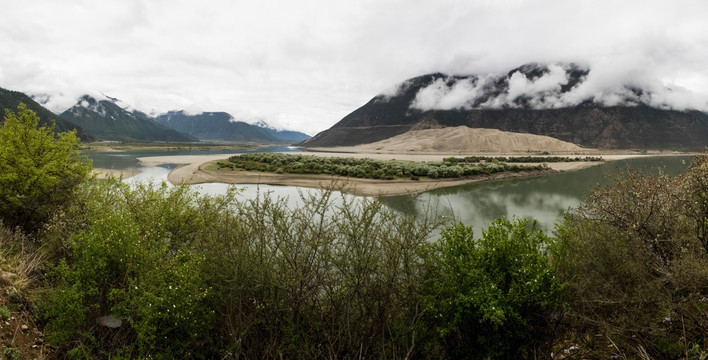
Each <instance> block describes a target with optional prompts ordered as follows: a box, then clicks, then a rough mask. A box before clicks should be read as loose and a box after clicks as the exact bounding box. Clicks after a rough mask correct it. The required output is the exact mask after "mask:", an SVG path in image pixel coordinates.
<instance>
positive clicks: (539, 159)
mask: <svg viewBox="0 0 708 360" xmlns="http://www.w3.org/2000/svg"><path fill="white" fill-rule="evenodd" d="M443 161H445V162H450V163H453V164H458V163H463V164H464V163H478V162H481V161H485V162H493V161H497V162H511V163H552V162H578V161H593V162H595V161H604V160H603V159H602V158H601V157H597V156H582V157H581V156H576V157H574V158H572V157H568V156H510V157H507V156H466V157H464V158H456V157H449V158H445V159H443Z"/></svg>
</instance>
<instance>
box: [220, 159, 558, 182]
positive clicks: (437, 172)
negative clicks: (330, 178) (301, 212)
mask: <svg viewBox="0 0 708 360" xmlns="http://www.w3.org/2000/svg"><path fill="white" fill-rule="evenodd" d="M451 159H456V158H445V159H443V160H444V161H442V162H441V161H430V162H417V161H401V160H385V161H384V160H374V159H366V158H365V159H356V158H338V157H321V156H313V155H293V154H281V153H248V154H242V155H238V156H232V157H231V158H229V160H228V161H220V162H218V163H217V166H218V167H219V168H220V169H228V170H235V169H242V170H252V171H265V172H276V173H278V174H281V173H291V174H328V175H335V176H349V177H355V178H367V179H381V180H392V179H395V178H409V177H413V176H416V177H421V176H427V177H430V178H456V177H461V176H470V175H478V174H491V173H495V172H502V171H519V170H542V169H545V168H546V167H545V166H544V165H537V166H519V165H507V164H504V163H500V162H499V161H496V162H494V163H481V164H470V163H460V164H461V165H457V160H454V161H453V160H451Z"/></svg>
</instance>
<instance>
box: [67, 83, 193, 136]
mask: <svg viewBox="0 0 708 360" xmlns="http://www.w3.org/2000/svg"><path fill="white" fill-rule="evenodd" d="M60 116H61V117H62V118H64V119H66V120H68V121H70V122H72V123H75V124H77V125H79V126H81V127H82V128H84V129H86V131H88V132H89V133H90V134H92V135H94V136H96V137H98V138H100V139H103V140H112V141H166V142H197V141H199V139H197V138H196V137H193V136H190V135H187V134H183V133H180V132H178V131H176V130H174V129H169V128H167V127H165V126H163V125H161V124H160V123H158V122H157V121H156V120H155V119H153V118H151V117H150V116H148V115H147V114H145V113H143V112H140V111H137V110H134V109H132V108H130V107H127V106H126V107H121V106H120V105H119V101H118V100H117V99H115V98H109V97H107V98H106V99H100V100H99V99H96V98H94V97H92V96H89V95H84V96H82V97H81V98H80V99H79V102H78V103H76V105H74V106H73V107H71V108H69V109H67V110H66V111H64V112H63V113H61V115H60Z"/></svg>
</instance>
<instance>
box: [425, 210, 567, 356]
mask: <svg viewBox="0 0 708 360" xmlns="http://www.w3.org/2000/svg"><path fill="white" fill-rule="evenodd" d="M529 225H530V228H529ZM535 226H536V225H535V223H531V224H529V223H528V221H527V220H516V221H514V222H509V221H507V220H504V219H500V220H497V221H495V222H494V223H493V224H492V225H491V226H490V227H489V228H488V229H487V231H484V232H483V235H482V237H481V238H479V239H475V238H474V234H473V231H472V228H471V227H468V226H465V225H463V224H457V225H455V226H453V227H450V228H447V229H445V230H444V231H443V232H442V234H441V238H440V241H439V242H438V243H436V244H434V245H433V251H434V253H433V257H432V259H431V261H432V263H431V264H430V266H431V272H430V274H428V280H427V283H428V292H429V294H430V296H431V298H430V299H429V306H430V313H429V317H428V318H429V321H430V322H431V326H432V327H434V329H435V330H436V331H437V333H438V336H439V337H440V339H441V341H442V346H443V347H444V350H445V352H446V353H447V354H448V356H450V357H452V358H477V359H487V358H521V357H525V356H528V353H529V352H530V351H532V350H536V348H542V345H545V346H546V347H545V349H544V350H548V344H543V342H544V341H548V340H549V339H544V338H543V336H542V335H543V334H544V332H545V331H547V329H548V328H549V327H550V325H549V324H548V322H549V321H551V319H552V316H551V315H552V314H553V313H554V312H555V311H558V310H559V309H561V308H562V306H563V302H562V299H561V293H562V289H563V286H562V284H561V282H560V281H559V280H558V279H557V278H556V276H555V273H554V271H553V268H552V267H551V265H550V263H549V258H548V255H547V253H546V252H547V251H546V249H548V248H549V246H551V245H552V240H551V239H550V238H548V237H547V236H546V235H544V234H543V232H541V231H539V230H537V229H536V227H535ZM546 353H550V351H548V352H546Z"/></svg>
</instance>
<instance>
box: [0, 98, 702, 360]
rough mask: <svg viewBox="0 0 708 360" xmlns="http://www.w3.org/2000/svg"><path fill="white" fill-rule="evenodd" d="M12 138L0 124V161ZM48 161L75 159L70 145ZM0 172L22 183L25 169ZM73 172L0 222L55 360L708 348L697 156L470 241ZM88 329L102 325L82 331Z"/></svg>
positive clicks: (429, 220) (344, 203)
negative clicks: (39, 207) (544, 220)
mask: <svg viewBox="0 0 708 360" xmlns="http://www.w3.org/2000/svg"><path fill="white" fill-rule="evenodd" d="M20 114H21V115H24V116H26V117H28V118H31V117H32V114H31V113H26V112H25V109H22V108H20ZM21 117H22V116H21ZM6 124H7V122H6ZM21 124H24V125H23V126H24V128H22V125H21V126H20V127H19V128H16V129H20V128H22V129H23V130H27V131H28V132H29V133H32V131H41V129H40V130H37V129H36V128H33V126H36V124H33V123H32V122H31V121H26V122H22V123H21ZM10 125H12V122H10ZM4 126H6V125H4ZM10 129H12V128H10ZM3 132H5V133H3ZM22 133H23V132H22V131H18V130H7V129H5V128H4V127H3V129H2V130H0V134H4V135H2V137H0V139H2V140H1V141H2V142H1V143H0V145H1V146H2V148H3V149H4V151H13V150H12V147H13V146H17V145H18V144H19V143H12V142H8V141H7V140H5V139H8V138H12V137H13V136H15V135H17V134H22ZM44 134H45V136H46V137H47V138H48V141H49V142H48V144H51V143H55V142H57V141H58V140H59V139H58V138H56V137H54V135H53V134H49V133H44ZM63 136H68V137H69V138H71V136H72V135H63ZM27 138H28V139H31V137H27ZM48 146H51V145H48ZM8 149H10V150H8ZM41 155H42V153H41V152H28V153H26V154H25V156H28V157H33V156H41ZM52 157H62V158H63V157H66V158H69V159H73V160H71V162H78V163H79V164H85V161H84V160H82V159H81V158H80V157H78V156H77V154H76V151H75V150H74V149H73V148H72V149H69V150H66V151H64V152H57V153H55V154H54V155H52ZM5 159H6V158H5V157H3V158H0V161H5V163H4V164H2V166H5V168H4V169H6V171H10V172H13V173H14V174H15V177H21V176H24V175H21V174H24V173H23V172H22V171H25V170H24V169H22V166H23V164H30V162H18V163H12V162H7V161H6V160H5ZM35 160H36V159H35ZM75 169H83V167H82V166H77V167H76V168H75ZM75 174H77V176H79V177H82V181H80V182H77V183H76V184H74V185H73V186H69V187H65V188H61V189H58V190H56V191H68V193H67V194H64V195H65V199H66V200H65V201H64V202H62V203H61V204H60V205H55V204H53V203H51V202H49V201H50V200H51V199H49V198H48V199H41V198H36V199H34V200H33V201H32V202H26V203H20V204H18V205H17V206H18V207H22V206H29V205H25V204H32V206H35V205H34V204H41V203H43V201H47V202H48V203H47V204H43V205H44V206H47V207H48V208H50V209H51V210H50V211H48V212H47V213H48V214H49V216H46V217H42V218H28V219H24V220H23V219H22V218H18V217H16V215H15V214H16V213H17V211H7V210H5V208H3V209H2V211H1V212H0V216H1V218H2V220H3V222H5V224H8V223H9V222H10V221H14V223H13V224H14V225H17V226H19V228H16V229H14V230H13V229H10V228H9V227H7V225H2V224H0V250H1V251H0V253H1V254H2V255H3V257H2V259H0V266H1V267H3V269H6V268H7V266H11V265H12V264H15V262H17V263H22V264H21V265H17V264H15V265H12V266H17V267H21V268H23V269H25V270H24V273H23V274H25V275H24V276H25V281H27V282H28V283H30V282H29V281H30V280H29V279H34V280H33V281H32V282H31V283H30V284H31V285H29V286H25V287H20V286H17V287H16V289H20V290H18V291H20V292H21V293H20V294H19V295H15V298H18V300H17V303H18V304H23V305H22V307H19V306H20V305H18V308H17V309H25V311H28V312H29V313H28V315H27V316H31V317H33V318H34V319H35V321H36V322H37V323H38V324H40V325H41V326H42V327H43V328H44V330H45V332H46V334H47V336H48V340H49V341H50V342H51V344H52V345H53V346H54V347H55V348H56V349H57V350H56V351H57V352H58V355H59V356H69V357H73V358H155V359H161V358H165V359H168V358H224V359H228V358H276V357H281V358H307V359H312V358H386V359H391V358H405V359H412V358H435V359H439V358H451V359H454V358H471V359H489V358H499V359H502V358H503V359H509V358H528V359H531V358H551V357H559V358H612V357H621V358H633V357H636V358H642V359H647V358H658V359H681V358H684V359H703V358H705V357H706V355H708V353H706V351H707V350H708V346H707V343H706V340H708V339H707V335H706V334H708V327H707V326H706V322H705V319H706V318H708V302H706V298H708V245H707V244H708V243H707V242H706V240H705V239H706V235H705V229H706V228H707V226H708V182H706V179H708V157H707V156H698V157H696V158H695V159H694V161H693V164H692V165H691V167H690V168H689V170H688V171H687V172H686V174H684V175H681V176H678V177H668V176H665V175H659V176H654V177H652V176H647V175H643V174H641V173H636V172H630V173H629V174H628V175H627V176H625V177H622V178H618V180H617V182H616V183H615V184H614V185H611V186H609V187H606V188H601V189H598V190H597V191H595V193H594V194H593V196H592V197H590V198H589V199H588V200H587V201H586V202H585V203H584V205H583V206H581V207H580V208H579V209H577V210H574V211H571V212H569V213H568V214H567V216H566V217H565V220H564V221H563V222H562V223H561V224H559V225H558V227H557V229H556V231H555V232H554V234H553V235H552V236H550V235H548V234H545V233H543V232H541V231H539V230H538V229H537V228H536V227H535V224H534V223H533V222H529V221H527V220H523V219H518V220H511V221H510V220H504V219H500V220H498V221H496V222H494V223H493V224H492V225H490V226H489V227H488V228H487V229H485V230H482V231H481V234H479V235H476V234H475V233H474V232H473V229H472V228H471V227H468V226H465V225H464V224H455V223H450V222H446V221H445V219H442V218H439V217H437V216H436V215H435V214H434V212H432V211H429V212H426V213H425V215H423V216H419V217H410V216H404V215H401V214H399V213H396V212H394V211H393V210H391V209H389V208H387V207H386V206H384V205H383V204H382V203H381V202H380V201H378V200H376V199H362V198H356V197H350V196H346V195H336V196H335V195H334V194H336V193H335V192H333V191H332V190H331V189H330V190H325V191H323V192H321V193H320V194H317V195H303V196H304V199H303V203H304V205H303V206H301V207H299V208H295V209H293V208H289V207H288V206H287V204H286V202H285V201H283V200H281V199H274V198H272V197H270V196H268V194H261V195H259V196H258V197H257V198H255V199H251V200H243V199H241V198H240V196H239V192H238V190H236V189H232V190H231V191H229V192H228V193H227V194H224V195H222V196H217V197H203V196H199V195H197V194H196V193H194V192H192V191H191V190H190V189H189V188H188V187H184V186H180V187H171V186H167V185H164V184H163V185H162V186H157V185H150V184H142V185H137V186H133V187H131V186H128V185H126V184H124V183H122V182H121V181H119V180H117V179H111V180H107V181H99V180H94V179H89V178H87V177H86V175H85V174H84V173H83V172H78V171H77V172H75ZM9 178H13V177H9ZM4 181H6V180H4ZM36 181H43V178H38V180H36ZM2 185H4V184H2ZM30 195H31V194H29V193H21V192H16V193H14V196H16V197H18V198H21V199H25V198H26V197H27V196H30ZM7 259H14V260H13V263H10V262H8V260H7ZM18 259H20V260H18ZM21 259H24V262H22V260H21ZM28 304H29V306H28ZM107 316H108V317H109V318H110V319H112V320H113V322H114V324H113V325H111V326H112V327H106V326H101V325H97V319H105V318H106V317H107ZM116 322H117V324H115V323H116Z"/></svg>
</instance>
